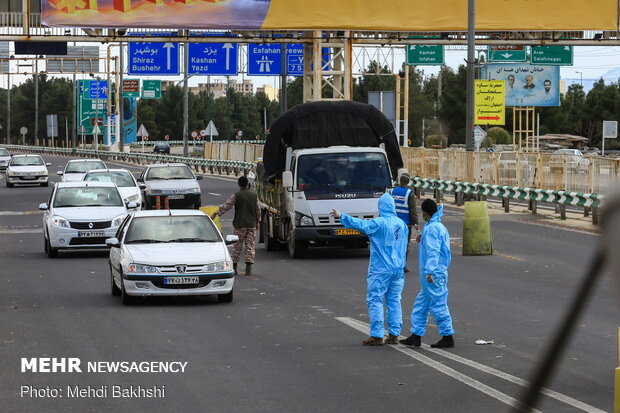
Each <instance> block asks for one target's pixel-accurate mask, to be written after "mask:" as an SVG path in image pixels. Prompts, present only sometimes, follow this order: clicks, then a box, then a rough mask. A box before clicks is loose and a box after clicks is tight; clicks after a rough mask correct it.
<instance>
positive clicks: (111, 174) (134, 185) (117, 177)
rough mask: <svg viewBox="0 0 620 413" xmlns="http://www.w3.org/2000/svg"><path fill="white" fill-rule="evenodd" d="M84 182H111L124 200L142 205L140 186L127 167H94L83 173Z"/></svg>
mask: <svg viewBox="0 0 620 413" xmlns="http://www.w3.org/2000/svg"><path fill="white" fill-rule="evenodd" d="M84 181H86V182H113V183H114V184H116V186H117V187H118V190H119V192H120V193H121V196H122V197H123V199H124V200H125V202H135V203H136V204H138V207H140V205H142V191H141V189H142V188H143V187H144V184H142V187H141V186H140V185H139V184H138V182H137V181H136V178H134V176H133V175H132V174H131V172H129V171H128V170H127V169H95V170H92V171H88V172H87V173H86V175H84Z"/></svg>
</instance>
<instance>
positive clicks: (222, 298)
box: [217, 290, 233, 303]
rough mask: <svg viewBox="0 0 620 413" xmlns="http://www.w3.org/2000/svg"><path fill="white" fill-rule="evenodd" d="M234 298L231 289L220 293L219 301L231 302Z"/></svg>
mask: <svg viewBox="0 0 620 413" xmlns="http://www.w3.org/2000/svg"><path fill="white" fill-rule="evenodd" d="M232 300H233V290H230V292H229V293H228V294H218V296H217V301H219V302H220V303H230V302H232Z"/></svg>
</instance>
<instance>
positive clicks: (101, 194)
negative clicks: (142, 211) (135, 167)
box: [39, 182, 137, 258]
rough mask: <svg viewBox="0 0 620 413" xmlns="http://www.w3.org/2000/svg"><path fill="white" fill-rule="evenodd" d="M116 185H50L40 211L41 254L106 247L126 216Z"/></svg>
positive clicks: (76, 183) (89, 183)
mask: <svg viewBox="0 0 620 413" xmlns="http://www.w3.org/2000/svg"><path fill="white" fill-rule="evenodd" d="M136 206H137V204H135V203H129V204H127V205H126V204H125V202H124V201H123V198H122V196H121V194H120V192H119V191H118V188H117V187H116V185H114V184H113V183H111V182H59V183H57V184H56V185H54V190H53V191H52V195H51V197H50V201H49V204H47V203H43V204H41V205H39V209H40V210H42V211H43V237H44V241H45V252H46V253H47V256H48V257H50V258H55V257H57V256H58V250H60V249H77V248H106V243H105V240H106V239H107V238H110V237H113V236H114V235H115V234H116V231H117V230H118V227H119V226H120V225H121V223H122V222H123V219H125V217H126V216H127V208H135V207H136Z"/></svg>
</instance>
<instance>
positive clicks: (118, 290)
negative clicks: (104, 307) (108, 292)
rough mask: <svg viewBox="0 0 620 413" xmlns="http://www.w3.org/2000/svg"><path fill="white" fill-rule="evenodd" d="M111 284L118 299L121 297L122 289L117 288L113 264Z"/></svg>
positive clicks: (113, 293)
mask: <svg viewBox="0 0 620 413" xmlns="http://www.w3.org/2000/svg"><path fill="white" fill-rule="evenodd" d="M110 282H111V284H112V295H113V296H115V297H118V296H119V295H121V289H120V288H118V287H117V286H116V283H115V282H114V273H113V272H112V264H110Z"/></svg>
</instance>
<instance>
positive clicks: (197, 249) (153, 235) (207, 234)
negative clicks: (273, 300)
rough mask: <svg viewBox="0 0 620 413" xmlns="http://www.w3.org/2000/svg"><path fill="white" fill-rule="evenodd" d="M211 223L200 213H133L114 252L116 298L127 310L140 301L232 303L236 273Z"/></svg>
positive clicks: (229, 241) (114, 240) (230, 238)
mask: <svg viewBox="0 0 620 413" xmlns="http://www.w3.org/2000/svg"><path fill="white" fill-rule="evenodd" d="M238 240H239V237H238V236H236V235H229V236H227V237H226V240H224V239H223V238H222V234H221V233H220V232H219V230H218V229H217V227H216V226H215V224H214V223H213V221H211V218H209V217H208V216H206V215H205V214H204V213H202V212H201V211H195V210H178V209H172V210H154V211H136V212H132V213H131V214H130V215H129V216H128V218H127V219H126V220H125V221H124V222H123V224H122V225H121V227H120V228H119V229H118V233H117V234H116V236H115V237H114V238H110V239H108V240H107V241H106V244H107V245H108V246H109V247H111V250H110V278H111V288H112V295H120V296H121V298H122V301H123V304H130V303H131V302H132V301H133V299H134V298H135V297H136V296H179V295H217V297H218V300H219V301H220V302H231V301H232V299H233V284H234V281H235V279H234V271H233V266H232V259H231V258H230V254H229V253H228V248H226V245H228V244H232V243H235V242H237V241H238Z"/></svg>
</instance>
